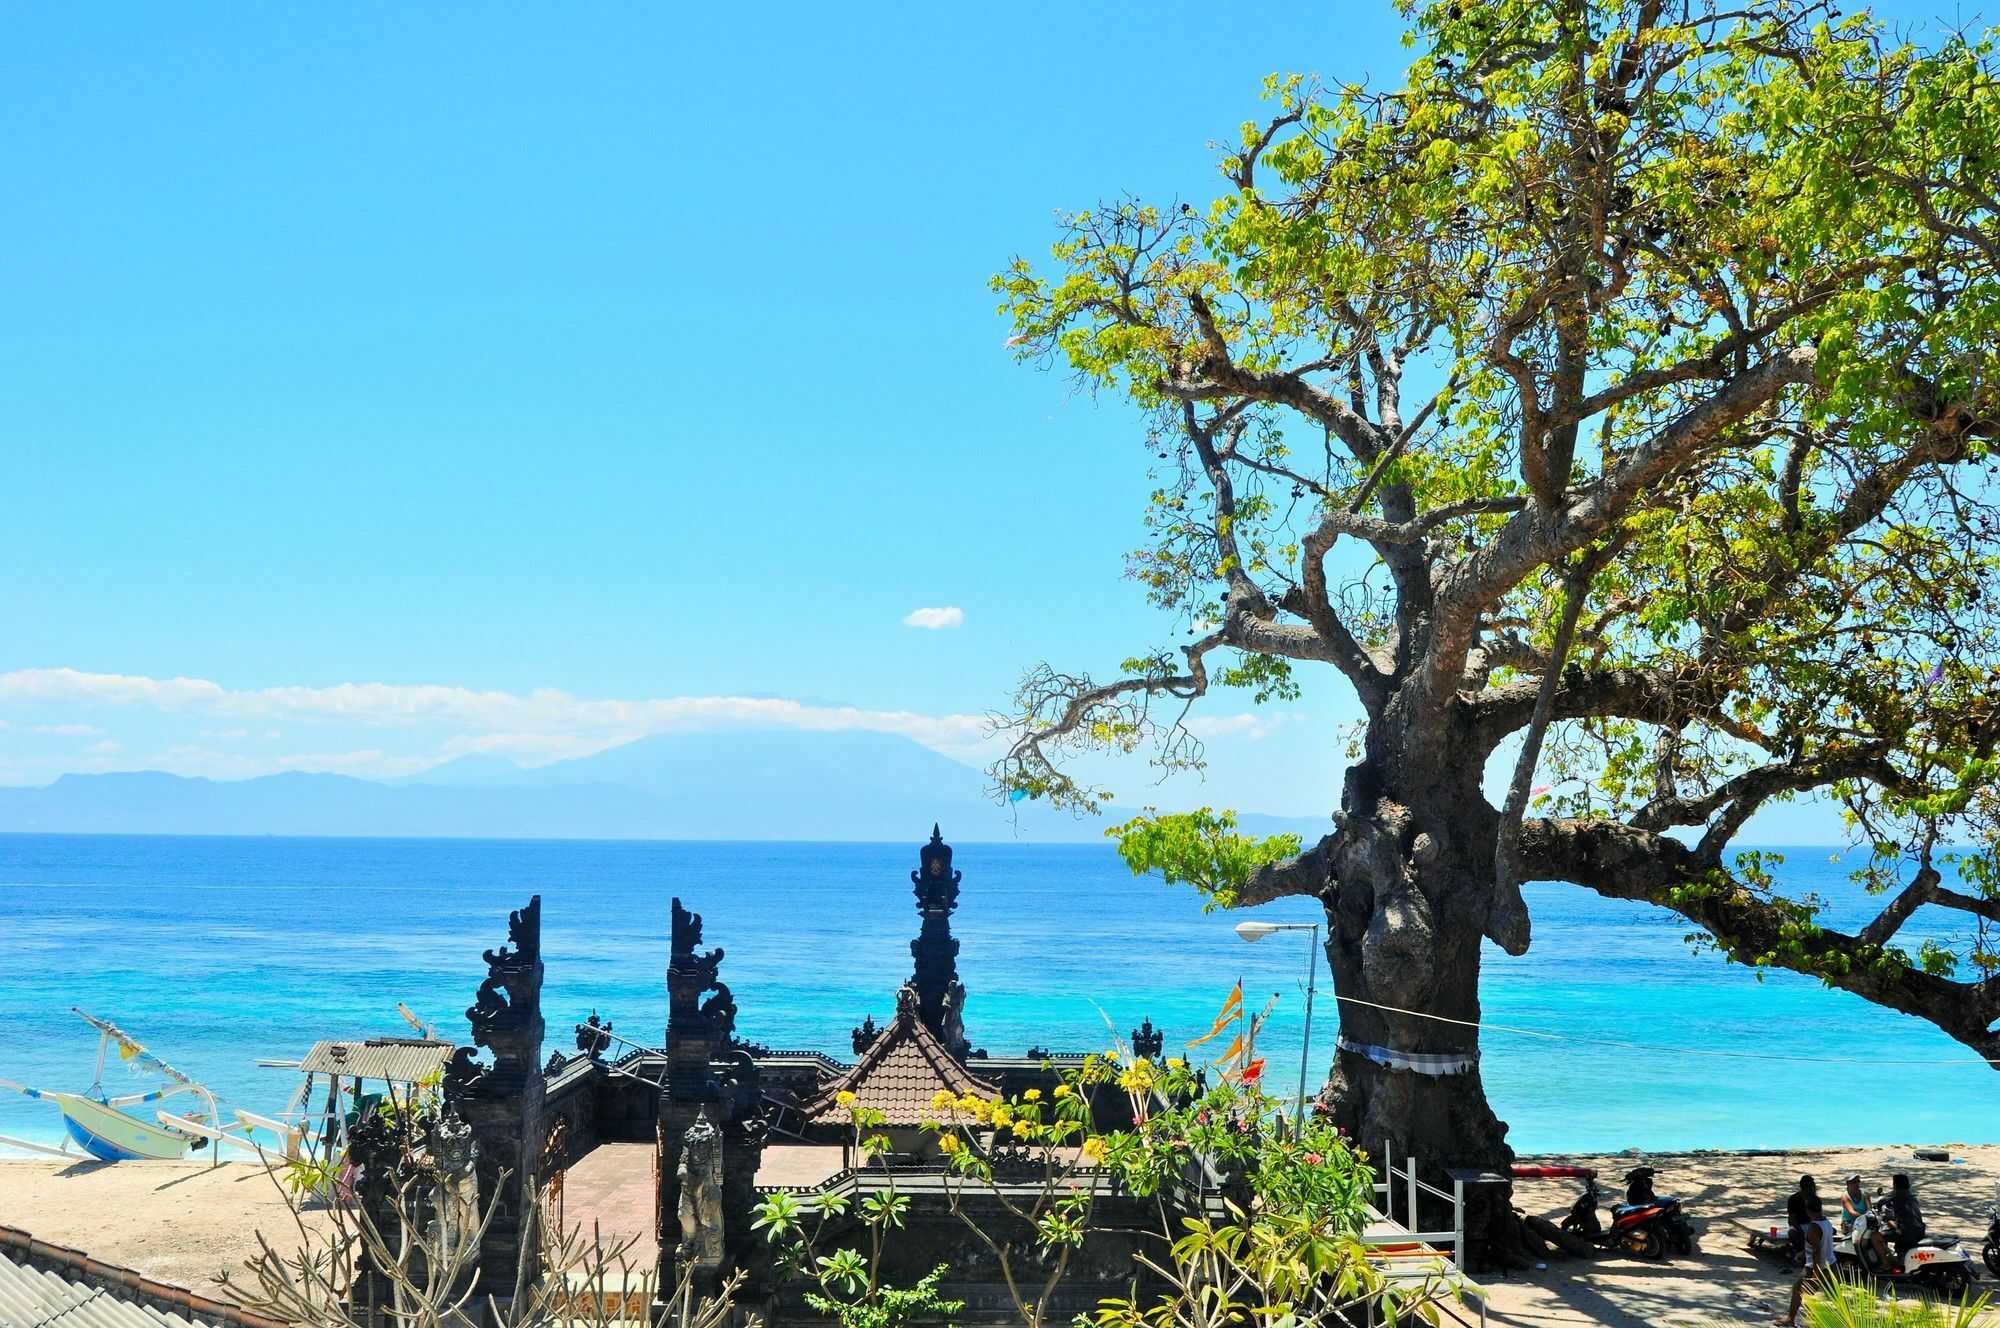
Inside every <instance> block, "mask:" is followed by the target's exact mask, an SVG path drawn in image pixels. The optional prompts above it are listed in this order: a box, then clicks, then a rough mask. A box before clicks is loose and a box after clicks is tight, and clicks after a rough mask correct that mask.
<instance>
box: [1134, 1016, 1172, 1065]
mask: <svg viewBox="0 0 2000 1328" xmlns="http://www.w3.org/2000/svg"><path fill="white" fill-rule="evenodd" d="M1166 1047H1167V1038H1166V1034H1164V1033H1162V1032H1160V1030H1159V1029H1157V1028H1154V1027H1153V1021H1152V1020H1151V1019H1148V1020H1146V1022H1144V1023H1143V1024H1140V1025H1139V1026H1138V1027H1137V1028H1135V1029H1133V1030H1132V1054H1133V1055H1134V1056H1137V1057H1140V1058H1141V1059H1143V1060H1149V1061H1156V1060H1158V1059H1160V1054H1161V1053H1162V1052H1164V1051H1165V1050H1166Z"/></svg>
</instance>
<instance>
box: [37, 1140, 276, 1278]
mask: <svg viewBox="0 0 2000 1328" xmlns="http://www.w3.org/2000/svg"><path fill="white" fill-rule="evenodd" d="M0 1226H7V1227H13V1228H14V1229H16V1230H18V1231H26V1232H28V1233H29V1234H30V1235H32V1236H34V1237H35V1238H36V1239H37V1240H45V1241H47V1242H49V1243H50V1244H51V1245H67V1246H69V1247H70V1248H72V1249H77V1250H81V1251H83V1252H84V1253H85V1254H88V1255H90V1256H91V1257H92V1258H94V1259H98V1260H100V1261H102V1262H104V1263H109V1264H117V1265H120V1266H122V1267H126V1268H131V1269H134V1270H136V1271H138V1272H141V1273H144V1274H145V1275H146V1276H148V1277H150V1278H153V1279H154V1280H156V1281H160V1282H165V1283H167V1284H169V1285H171V1286H178V1287H184V1288H186V1289H187V1290H189V1291H194V1292H198V1293H200V1294H202V1295H206V1296H213V1297H216V1298H217V1299H227V1297H225V1296H223V1295H222V1293H221V1290H220V1288H219V1287H218V1286H217V1285H216V1278H217V1277H218V1276H219V1275H220V1274H221V1273H222V1272H223V1271H224V1270H225V1269H228V1270H231V1271H234V1272H238V1273H240V1272H241V1270H242V1266H243V1261H244V1260H245V1259H248V1258H250V1257H251V1256H252V1255H254V1254H255V1253H256V1252H257V1240H256V1233H257V1232H258V1231H259V1230H260V1229H261V1230H262V1231H264V1232H265V1233H266V1234H267V1235H268V1236H269V1238H270V1240H271V1243H272V1244H273V1245H274V1246H275V1245H279V1244H280V1242H281V1241H282V1242H284V1247H285V1248H288V1249H290V1248H296V1246H297V1241H298V1237H297V1228H296V1227H295V1226H294V1224H293V1219H292V1216H291V1214H290V1212H289V1210H288V1208H287V1206H286V1203H285V1199H284V1195H283V1194H282V1192H281V1191H280V1190H279V1188H278V1185H277V1183H276V1181H275V1179H274V1178H273V1177H272V1176H271V1175H270V1174H269V1173H267V1172H266V1171H265V1169H264V1168H263V1167H262V1166H261V1165H260V1164H258V1163H257V1162H256V1161H254V1160H252V1161H245V1162H224V1163H221V1164H220V1165H211V1164H209V1163H205V1162H119V1163H116V1164H113V1163H108V1162H61V1161H54V1160H51V1161H47V1162H41V1161H12V1160H0Z"/></svg>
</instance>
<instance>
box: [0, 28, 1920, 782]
mask: <svg viewBox="0 0 2000 1328" xmlns="http://www.w3.org/2000/svg"><path fill="white" fill-rule="evenodd" d="M0 12H4V15H5V25H6V40H5V41H4V42H0V182H4V183H0V188H4V190H5V197H4V200H0V254H4V255H5V257H4V259H0V310H4V313H0V502H4V504H5V508H4V512H5V524H6V537H5V538H4V540H0V622H4V623H5V624H6V628H5V631H4V632H0V674H4V675H6V676H5V677H0V723H5V724H6V725H7V727H6V728H5V729H4V730H3V731H0V782H16V783H40V782H45V781H46V780H47V779H49V778H51V777H53V776H54V775H55V774H57V773H60V772H62V771H64V770H89V769H115V768H136V767H161V768H172V769H179V770H182V771H185V772H190V773H211V774H218V775H241V774H250V773H258V772H261V771H263V770H269V769H278V768H287V767H297V766H301V765H303V766H306V767H309V768H333V769H349V770H352V771H354V772H356V773H376V774H384V773H401V772H406V771H407V770H409V769H411V768H414V767H416V766H419V765H421V764H423V763H425V762H428V761H432V760H436V759H438V758H440V757H441V756H445V755H450V754H454V753H456V752H460V751H466V750H492V751H497V752H500V753H502V754H507V755H514V756H519V757H526V758H528V759H547V758H548V757H549V756H551V755H560V754H563V753H564V752H566V751H574V750H581V749H585V748H587V747H589V746H590V745H591V744H593V743H596V744H600V745H601V743H602V742H603V741H607V740H610V738H612V737H615V736H618V735H619V734H621V733H625V732H626V731H627V730H629V729H630V728H631V727H632V726H633V725H635V724H636V725H640V726H642V727H643V726H644V725H656V726H657V725H668V726H671V725H674V724H685V723H745V722H758V723H764V722H774V723H791V724H798V723H804V724H813V723H827V724H845V723H854V724H860V725H864V726H870V727H889V728H895V729H898V731H906V732H910V733H911V734H912V736H916V737H919V738H920V739H921V740H924V741H927V742H930V743H931V744H932V745H935V746H938V747H940V748H941V749H944V750H950V751H953V752H954V753H956V754H962V755H967V756H976V755H977V740H976V739H977V735H976V727H977V725H976V721H975V720H974V717H976V716H978V715H979V714H981V713H983V712H984V711H986V710H988V709H989V708H993V707H995V706H999V705H1001V704H1003V703H1004V701H1005V698H1006V696H1007V694H1008V691H1009V689H1010V687H1011V685H1012V683H1013V682H1014V680H1015V678H1016V677H1017V675H1018V673H1019V671H1020V669H1021V668H1022V667H1023V666H1024V665H1027V664H1029V663H1031V662H1033V661H1035V660H1037V659H1043V658H1047V659H1051V660H1054V661H1056V662H1059V663H1064V664H1069V665H1079V666H1086V667H1092V668H1099V669H1103V668H1108V667H1110V666H1113V665H1115V663H1116V661H1117V660H1118V659H1120V658H1123V657H1125V656H1127V655H1129V654H1133V653H1136V652H1137V651H1138V650H1139V649H1141V648H1143V647H1146V646H1149V645H1151V644H1155V643H1157V642H1159V641H1161V640H1162V639H1164V633H1165V632H1166V631H1167V630H1168V629H1167V628H1166V626H1165V624H1163V623H1161V622H1159V621H1157V620H1156V619H1155V618H1154V617H1153V616H1152V615H1151V614H1150V612H1149V611H1148V610H1147V609H1146V607H1145V605H1144V603H1143V601H1142V599H1141V596H1140V594H1139V592H1138V590H1137V588H1136V587H1134V586H1132V585H1131V584H1130V583H1127V582H1124V581H1122V580H1121V579H1120V571H1121V563H1120V558H1121V555H1122V554H1123V553H1124V552H1125V550H1126V549H1127V548H1128V547H1130V546H1131V545H1132V544H1134V543H1135V542H1136V540H1137V537H1138V514H1139V510H1140V504H1141V500H1142V498H1143V494H1144V491H1145V488H1146V483H1145V478H1144V470H1143V461H1144V459H1145V454H1144V452H1143V451H1142V450H1141V448H1140V444H1139V441H1138V434H1137V430H1136V429H1135V427H1134V423H1133V420H1132V418H1131V416H1130V415H1129V414H1128V413H1127V412H1125V411H1124V410H1122V409H1121V408H1118V407H1117V406H1116V405H1115V404H1112V403H1105V404H1102V405H1096V404H1093V403H1091V402H1089V401H1087V400H1083V399H1079V398H1077V397H1076V396H1075V395H1074V394H1073V392H1072V391H1071V389H1070V387H1069V385H1068V384H1067V382H1066V381H1065V380H1064V379H1062V378H1061V377H1059V376H1056V375H1052V374H1036V373H1034V372H1031V371H1029V370H1027V369H1024V368H1022V367H1020V366H1017V365H1015V364H1014V363H1012V361H1011V360H1010V358H1009V357H1008V355H1007V354H1006V353H1005V352H1004V350H1003V348H1002V341H1003V339H1004V337H1005V336H1006V332H1007V329H1006V328H1005V327H1004V325H1003V324H1002V323H1001V321H1000V320H999V318H998V317H997V316H996V314H995V313H994V307H993V306H994V300H993V297H992V296H991V295H990V294H989V293H988V291H987V290H986V286H985V282H986V278H987V276H988V275H989V274H990V273H991V272H993V271H994V270H996V269H997V268H998V267H999V266H1001V265H1002V264H1003V263H1004V262H1005V261H1006V260H1007V259H1008V258H1009V257H1010V256H1011V255H1013V254H1015V253H1017V252H1026V253H1029V254H1039V253H1041V252H1042V251H1044V250H1045V248H1046V245H1047V243H1048V241H1049V239H1050V238H1051V236H1052V225H1051V223H1052V217H1053V214H1054V212H1055V210H1056V209H1059V208H1065V207H1074V206H1079V205H1086V204H1089V203H1091V202H1093V201H1094V200H1096V199H1098V198H1100V197H1104V196H1108V195H1112V194H1116V193H1119V192H1121V191H1130V192H1135V193H1138V194H1140V195H1141V196H1145V197H1154V198H1167V197H1170V196H1174V195H1177V194H1186V195H1191V196H1198V197H1206V196H1208V195H1209V194H1210V193H1211V192H1212V191H1213V185H1212V180H1213V173H1212V166H1211V161H1212V155H1213V154H1212V153H1211V151H1210V150H1209V148H1208V146H1207V145H1208V143H1209V142H1210V140H1219V139H1226V138H1229V137H1230V136H1232V135H1233V133H1234V132H1235V127H1236V126H1237V125H1238V124H1239V123H1240V122H1241V121H1242V120H1244V119H1246V118H1250V117H1252V116H1254V115H1256V114H1257V113H1258V111H1259V103H1258V99H1257V90H1258V86H1259V83H1260V81H1261V79H1262V78H1263V76H1264V75H1265V74H1267V73H1270V72H1273V71H1279V70H1303V71H1310V72H1319V73H1322V74H1325V75H1327V76H1329V77H1339V76H1353V75H1360V74H1369V75H1372V76H1373V77H1374V78H1375V79H1376V80H1378V81H1379V80H1388V79H1393V78H1394V77H1395V76H1396V72H1397V70H1398V69H1399V68H1400V65H1401V63H1402V60H1403V58H1404V57H1403V53H1402V51H1401V50H1400V48H1399V46H1398V44H1397V35H1398V33H1399V30H1400V24H1399V23H1398V22H1397V21H1396V19H1395V16H1394V14H1393V13H1392V12H1391V11H1390V9H1389V8H1388V6H1387V5H1381V4H1372V3H1371V4H1354V5H1347V4H1335V5H1325V4H1322V5H1317V6H1314V5H1297V4H1286V5H1278V4H1239V5H1233V6H1230V7H1229V8H1228V9H1227V10H1226V11H1225V10H1222V9H1218V8H1216V7H1214V6H1206V5H1204V6H1196V5H1147V6H1135V5H1116V6H1113V5H1103V6H1057V5H1053V4H1049V5H1014V6H988V7H985V8H983V9H978V8H973V7H964V6H935V5H932V6H874V7H870V8H867V9H865V10H864V9H862V8H860V7H850V6H832V5H827V6H803V5H798V6H792V5H781V6H763V7H727V6H708V7H699V6H671V7H669V6H651V7H640V6H630V5H598V6H589V7H584V6H562V7H559V6H538V7H529V6H520V5H513V6H498V5H494V6H479V7H474V6H470V5H462V4H459V5H437V6H423V7H411V6H390V5H379V4H377V5H370V4H358V5H343V6H320V7H316V8H307V7H300V6H286V7H253V6H245V5H211V6H203V7H198V8H196V7H141V8H125V9H120V10H117V11H109V10H104V9H96V10H93V9H90V8H86V7H75V6H30V5H25V4H19V3H11V4H8V5H7V6H6V7H5V9H4V11H0ZM1907 12H1908V13H1909V14H1910V15H1912V16H1914V15H1916V14H1918V13H1919V12H1921V11H1918V10H1916V9H1914V8H1912V9H1909V10H1908V11H1907ZM926 607H928V608H956V609H958V610H959V611H960V614H961V615H962V620H961V621H960V622H959V624H958V625H957V626H955V627H954V626H947V627H940V628H932V629H926V628H921V627H912V626H906V625H905V624H904V619H905V618H906V616H908V615H910V614H911V613H912V612H913V611H915V610H918V609H920V608H926ZM65 670H66V671H70V672H60V671H65ZM173 679H184V680H192V681H189V682H186V683H185V684H171V683H168V682H167V681H165V680H173ZM416 689H430V690H416ZM538 689H542V690H541V693H540V694H541V697H542V700H541V702H540V703H537V702H536V701H535V700H534V699H533V698H534V696H535V694H536V693H537V690H538ZM717 698H755V699H758V700H759V702H760V704H762V705H763V707H764V709H762V710H761V711H760V710H759V709H758V706H757V705H750V704H746V703H738V702H725V701H719V700H717ZM585 703H594V704H596V706H597V708H596V709H594V710H593V709H591V708H590V706H589V705H586V704H585ZM620 704H624V705H625V706H626V707H627V708H625V709H622V710H621V709H618V708H617V706H618V705H620ZM607 707H609V708H607ZM1239 709H1240V708H1238V707H1237V706H1236V702H1235V701H1234V700H1233V699H1232V700H1229V701H1226V702H1224V703H1223V704H1222V705H1219V706H1217V707H1216V708H1215V709H1214V710H1213V711H1212V712H1211V716H1212V718H1211V720H1210V721H1209V723H1210V733H1211V741H1210V751H1211V756H1212V758H1213V761H1214V765H1213V768H1212V771H1211V775H1210V780H1209V783H1208V786H1207V787H1206V788H1203V789H1188V790H1186V791H1185V792H1184V793H1183V792H1180V791H1176V792H1173V793H1171V795H1169V796H1165V799H1164V800H1165V801H1167V802H1169V803H1174V802H1179V803H1186V802H1190V801H1213V802H1216V803H1219V804H1225V805H1238V806H1243V807H1246V808H1256V809H1259V810H1265V811H1271V812H1283V813H1311V812H1318V811H1322V810H1324V808H1325V806H1326V805H1327V804H1328V802H1329V801H1330V800H1331V799H1332V798H1333V797H1334V796H1335V790H1337V788H1338V774H1339V770H1340V768H1341V766H1342V765H1343V764H1344V758H1343V756H1342V753H1341V747H1342V743H1341V741H1340V739H1339V736H1338V734H1337V732H1336V730H1337V728H1338V726H1339V725H1340V724H1341V723H1342V722H1344V721H1345V720H1347V719H1348V718H1350V717H1351V716H1350V712H1349V711H1348V708H1347V706H1346V703H1345V699H1344V697H1343V696H1342V695H1341V694H1340V692H1339V691H1338V689H1336V688H1335V687H1332V686H1330V685H1319V686H1314V687H1312V688H1310V689H1309V690H1308V694H1307V696H1306V697H1305V699H1304V700H1303V701H1302V702H1301V703H1299V704H1297V705H1293V706H1287V707H1284V708H1283V710H1282V711H1281V712H1279V713H1277V714H1274V715H1265V716H1263V717H1261V718H1255V719H1253V718H1250V717H1248V716H1245V715H1242V714H1240V713H1239ZM621 725H624V726H625V727H624V728H621V727H620V726H621ZM510 726H511V727H510ZM1118 782H1119V783H1120V785H1121V787H1122V788H1123V789H1125V790H1126V800H1127V801H1130V802H1141V801H1145V800H1146V799H1147V797H1148V796H1149V792H1148V789H1147V776H1146V774H1145V772H1144V771H1143V769H1141V768H1137V767H1135V768H1133V769H1132V770H1131V771H1130V772H1129V774H1127V775H1126V776H1124V777H1122V778H1121V779H1120V780H1119V781H1118Z"/></svg>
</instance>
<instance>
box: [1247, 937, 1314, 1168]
mask: <svg viewBox="0 0 2000 1328" xmlns="http://www.w3.org/2000/svg"><path fill="white" fill-rule="evenodd" d="M1281 931H1309V932H1311V933H1312V944H1311V945H1310V946H1308V947H1307V948H1306V1031H1305V1042H1304V1045H1302V1046H1301V1047H1300V1048H1299V1103H1298V1109H1297V1110H1296V1111H1295V1112H1294V1113H1293V1116H1292V1130H1293V1132H1294V1133H1295V1134H1297V1135H1298V1136H1299V1137H1300V1138H1304V1137H1305V1129H1306V1073H1307V1070H1308V1068H1309V1067H1310V1066H1311V1065H1312V1040H1313V982H1314V979H1316V978H1317V977H1318V976H1319V924H1318V923H1317V922H1258V921H1256V920H1254V919H1252V920H1249V921H1244V922H1239V923H1237V924H1236V934H1237V935H1238V936H1241V937H1242V938H1243V939H1244V940H1246V941H1249V942H1250V943H1251V944H1253V945H1254V944H1255V943H1256V942H1258V941H1261V940H1263V939H1264V938H1265V937H1266V936H1270V935H1273V934H1275V933H1277V932H1281Z"/></svg>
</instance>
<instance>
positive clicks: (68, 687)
mask: <svg viewBox="0 0 2000 1328" xmlns="http://www.w3.org/2000/svg"><path fill="white" fill-rule="evenodd" d="M222 694H223V692H222V687H221V685H220V684H218V683H212V682H207V681H205V680H203V679H200V678H143V677H130V676H127V675H125V674H122V673H82V672H79V671H77V670H76V669H16V670H15V671H14V672H12V673H0V705H15V704H20V703H23V702H38V701H39V702H48V701H66V702H71V703H77V704H84V705H109V706H122V705H153V706H158V707H160V708H162V709H177V708H179V707H181V706H185V705H192V704H195V703H197V702H202V701H208V702H213V701H214V700H215V699H216V698H218V697H220V696H221V695H222Z"/></svg>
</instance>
